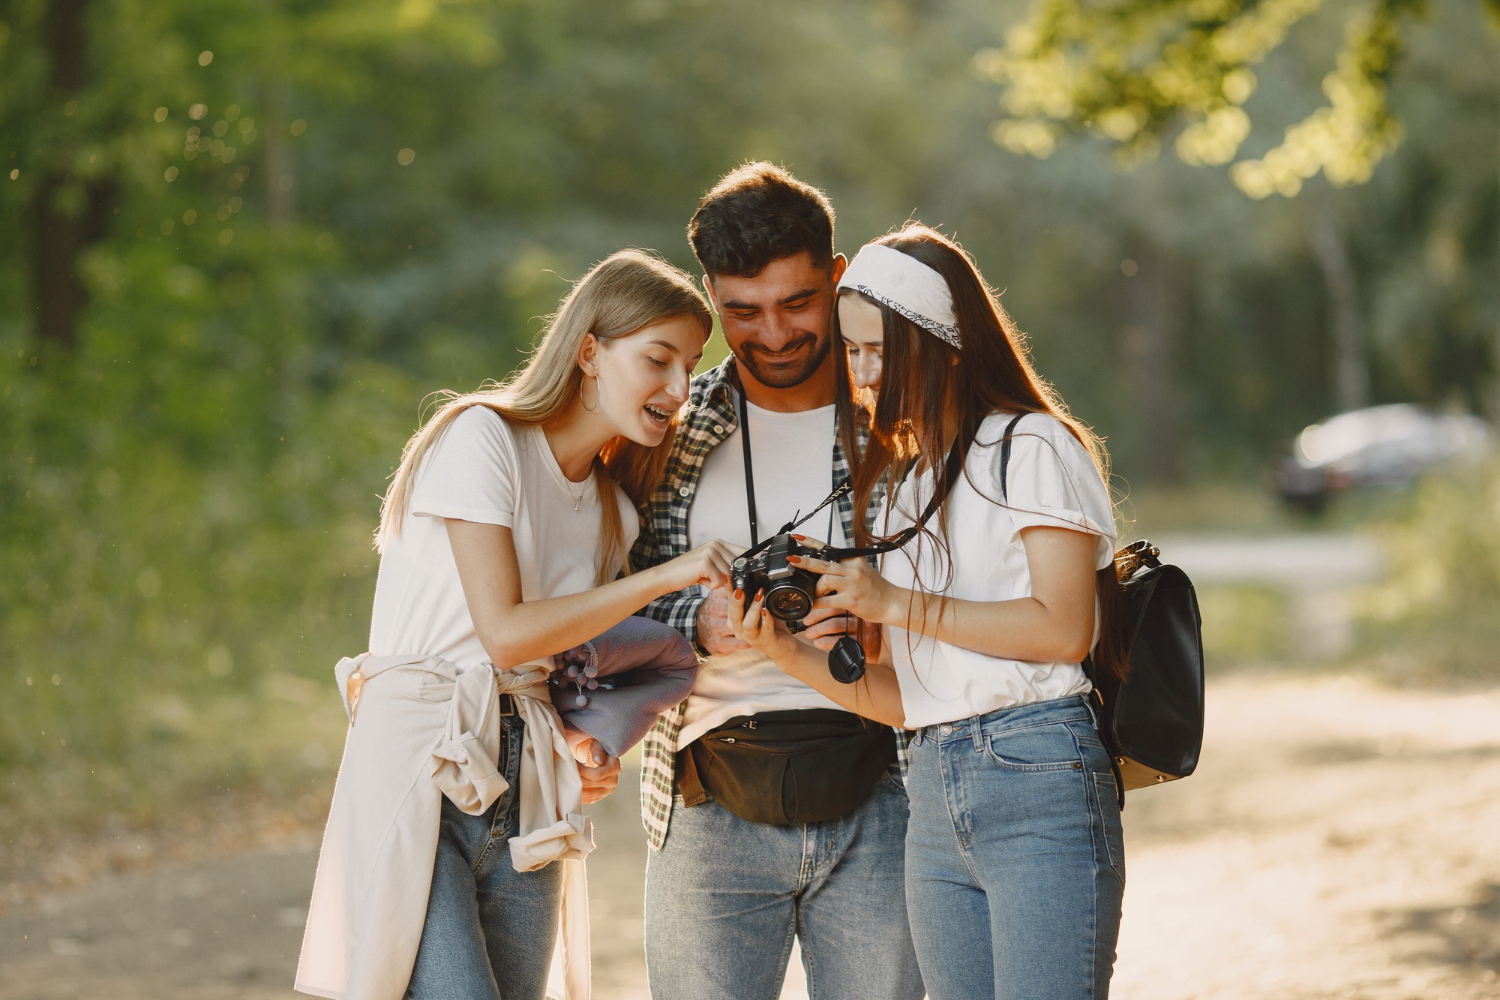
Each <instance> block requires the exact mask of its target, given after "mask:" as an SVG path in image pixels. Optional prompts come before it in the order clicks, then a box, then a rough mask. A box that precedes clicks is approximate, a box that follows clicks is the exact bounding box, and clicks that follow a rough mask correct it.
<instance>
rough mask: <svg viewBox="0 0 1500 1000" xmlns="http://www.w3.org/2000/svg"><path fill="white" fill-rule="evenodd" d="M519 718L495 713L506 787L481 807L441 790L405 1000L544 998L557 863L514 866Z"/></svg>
mask: <svg viewBox="0 0 1500 1000" xmlns="http://www.w3.org/2000/svg"><path fill="white" fill-rule="evenodd" d="M525 731H526V726H525V724H524V723H523V722H522V721H521V720H520V719H519V718H518V717H516V716H514V715H509V716H505V717H503V718H501V720H500V745H501V753H502V754H503V755H504V760H503V761H502V762H501V765H500V767H501V771H502V772H503V773H504V774H505V778H506V780H507V781H509V782H510V788H509V790H507V791H506V792H505V793H504V794H503V795H501V796H500V798H498V799H496V800H495V804H494V805H492V806H490V808H489V809H488V810H487V811H486V812H485V813H484V814H483V815H480V816H470V815H468V814H467V813H465V812H463V811H462V810H460V809H459V808H458V807H457V806H455V805H454V804H453V803H452V802H450V801H449V800H448V798H447V796H444V797H443V816H442V824H441V826H440V828H439V832H438V846H437V859H436V862H435V863H434V864H433V868H432V893H431V895H430V896H428V899H427V923H426V925H425V926H423V928H422V945H421V947H420V948H419V949H418V951H417V963H416V967H415V968H414V969H412V974H411V983H410V984H409V985H408V986H407V988H406V997H407V998H408V1000H455V998H459V997H462V998H463V1000H542V998H543V997H544V996H545V995H546V986H547V970H548V967H549V965H550V963H551V959H552V945H553V941H554V940H555V938H556V937H557V918H558V907H559V905H560V902H561V892H562V882H561V869H560V867H559V866H557V865H548V866H547V867H546V868H542V869H540V870H538V871H533V872H518V871H516V870H515V868H514V867H512V865H511V860H510V845H509V843H507V841H509V839H510V838H511V837H514V836H515V835H516V828H517V825H518V822H519V819H518V815H519V802H518V786H519V785H520V780H519V772H520V763H521V739H522V737H523V735H524V733H525Z"/></svg>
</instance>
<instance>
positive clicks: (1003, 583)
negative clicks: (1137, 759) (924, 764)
mask: <svg viewBox="0 0 1500 1000" xmlns="http://www.w3.org/2000/svg"><path fill="white" fill-rule="evenodd" d="M1012 417H1013V415H1012V414H991V415H990V416H989V417H988V418H987V419H986V420H985V421H984V423H982V424H981V425H980V427H979V433H978V434H977V435H976V437H975V440H974V443H973V445H971V446H970V448H969V454H968V457H967V458H966V460H965V462H964V470H965V473H966V474H965V475H961V476H959V478H958V482H957V483H956V484H955V485H954V487H953V491H952V492H951V493H950V494H949V496H948V500H947V503H946V504H945V507H946V510H945V511H944V512H943V513H944V518H945V520H944V523H945V525H946V528H947V533H946V541H947V546H948V555H949V556H950V557H951V559H952V571H953V575H952V579H951V581H949V578H948V568H949V567H948V560H947V559H944V558H943V556H942V553H940V552H938V551H937V547H936V546H935V545H934V544H933V543H932V540H931V539H928V538H924V537H923V536H921V535H918V536H917V537H916V538H914V539H912V540H911V541H910V542H908V543H907V545H906V546H905V547H904V548H903V549H900V550H898V551H896V552H890V553H887V554H886V555H885V556H884V557H882V559H881V566H880V569H881V574H882V575H883V576H884V577H885V578H886V579H887V580H889V581H891V582H892V583H894V584H896V585H897V586H900V587H906V588H915V587H916V584H917V581H918V579H919V578H920V580H921V583H922V589H924V590H926V591H928V592H930V593H944V594H947V595H948V596H951V597H955V598H959V599H961V600H969V601H1009V600H1015V599H1016V598H1021V597H1029V596H1030V595H1031V572H1030V569H1029V568H1028V566H1027V563H1026V549H1025V547H1024V546H1023V545H1022V543H1021V529H1023V528H1029V527H1054V528H1069V529H1072V530H1075V531H1084V532H1088V533H1089V534H1092V535H1095V536H1096V544H1095V546H1094V565H1095V568H1096V569H1103V568H1105V567H1106V566H1109V565H1110V564H1111V562H1112V561H1113V559H1114V547H1115V531H1114V518H1113V515H1112V512H1111V508H1110V502H1109V491H1108V490H1107V489H1106V488H1105V486H1104V481H1103V480H1102V479H1100V477H1099V473H1098V471H1097V470H1096V469H1095V468H1094V463H1093V461H1092V460H1090V458H1089V455H1088V452H1087V451H1085V450H1084V448H1083V445H1081V444H1079V443H1078V441H1077V439H1075V438H1074V437H1073V435H1072V434H1070V433H1068V430H1067V428H1066V427H1064V426H1063V424H1062V423H1060V422H1059V421H1057V420H1056V419H1054V418H1052V417H1050V416H1046V415H1044V414H1028V415H1027V416H1025V417H1024V418H1022V420H1021V422H1020V423H1019V424H1017V425H1016V429H1015V432H1014V436H1013V438H1012V441H1011V452H1010V467H1009V471H1008V473H1007V475H1006V489H1007V494H1006V499H1005V501H1002V500H1001V494H1000V451H1001V447H1000V442H1001V438H1002V437H1003V436H1004V434H1005V427H1006V425H1007V424H1009V423H1010V421H1011V419H1012ZM976 486H978V487H979V489H980V490H982V491H983V494H984V495H981V494H980V492H979V491H978V490H976V489H975V487H976ZM932 492H933V475H932V471H931V470H928V471H927V472H925V473H923V474H922V475H921V476H916V477H912V478H909V479H908V480H907V481H906V482H904V483H902V484H901V485H900V487H899V488H898V489H897V491H896V492H895V494H894V495H893V496H892V497H890V498H889V499H888V501H887V508H886V510H887V513H886V517H887V518H888V519H887V520H886V522H885V528H884V529H883V530H885V531H888V532H890V533H894V532H896V531H899V530H901V529H902V528H905V527H907V526H908V525H910V524H913V523H914V522H915V521H916V519H917V517H918V516H919V515H920V514H921V512H922V510H923V509H924V508H925V506H926V504H927V500H928V498H930V497H931V496H932ZM1002 503H1003V504H1005V505H1002ZM937 520H938V519H937V518H936V517H934V518H933V520H932V521H930V522H928V527H929V529H931V530H933V531H936V530H937V528H938V525H937ZM940 537H942V536H940ZM914 560H915V562H916V563H917V566H916V567H913V561H914ZM914 569H915V570H916V572H914ZM919 574H920V576H919ZM886 638H887V640H888V641H889V642H890V648H891V655H892V659H893V660H894V662H895V666H896V677H897V680H898V681H899V683H900V685H901V701H902V704H903V706H904V709H905V712H906V725H907V727H908V728H911V729H915V728H917V727H919V726H930V725H934V724H936V723H941V722H953V721H956V720H958V719H967V718H970V717H972V716H975V715H983V714H985V713H986V712H993V711H996V710H998V709H1002V708H1010V707H1012V706H1015V705H1024V704H1028V703H1030V702H1035V701H1046V700H1050V699H1053V698H1066V697H1068V696H1070V695H1076V694H1085V693H1087V692H1088V691H1089V689H1090V685H1089V681H1088V678H1087V677H1086V676H1085V675H1084V673H1083V668H1082V667H1080V666H1079V665H1078V664H1076V663H1031V662H1027V661H1024V660H1007V659H1004V658H1002V657H996V656H988V655H986V654H984V653H978V652H975V651H974V650H971V649H963V648H960V647H958V646H953V645H950V644H948V643H946V642H939V641H938V640H936V639H933V638H930V637H928V636H924V635H922V634H921V633H919V632H908V631H907V630H906V629H903V628H896V627H895V626H890V627H889V628H888V630H887V636H886ZM1097 639H1098V611H1097V609H1096V611H1095V641H1097Z"/></svg>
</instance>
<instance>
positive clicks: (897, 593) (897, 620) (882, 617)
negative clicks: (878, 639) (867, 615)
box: [866, 584, 917, 628]
mask: <svg viewBox="0 0 1500 1000" xmlns="http://www.w3.org/2000/svg"><path fill="white" fill-rule="evenodd" d="M916 596H917V595H916V592H915V591H911V590H907V589H906V588H905V587H897V586H896V585H895V584H888V585H887V587H886V594H885V600H884V601H883V602H882V603H881V606H880V608H879V614H878V615H877V617H875V618H874V619H873V621H874V622H875V624H877V625H894V626H896V627H897V628H905V627H906V620H907V619H908V618H910V617H911V607H912V602H913V600H914V599H915V598H916ZM866 620H867V621H870V620H872V619H866Z"/></svg>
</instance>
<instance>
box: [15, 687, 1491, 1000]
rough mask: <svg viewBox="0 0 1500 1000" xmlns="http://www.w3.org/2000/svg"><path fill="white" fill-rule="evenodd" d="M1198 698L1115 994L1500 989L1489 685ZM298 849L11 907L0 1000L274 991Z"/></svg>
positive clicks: (603, 956)
mask: <svg viewBox="0 0 1500 1000" xmlns="http://www.w3.org/2000/svg"><path fill="white" fill-rule="evenodd" d="M1209 706H1210V709H1209V710H1210V724H1209V734H1210V736H1209V742H1208V746H1207V748H1206V750H1205V754H1204V761H1203V765H1202V767H1201V769H1200V771H1199V773H1198V774H1197V775H1196V776H1194V777H1193V778H1192V779H1190V780H1188V781H1184V782H1180V783H1178V784H1175V785H1170V786H1165V787H1162V788H1155V789H1151V790H1149V791H1142V792H1137V793H1132V795H1131V797H1130V802H1129V806H1128V809H1127V811H1126V837H1127V854H1128V858H1129V860H1128V866H1129V888H1128V890H1127V895H1126V901H1125V905H1126V918H1125V926H1124V929H1123V932H1122V940H1121V943H1120V960H1119V964H1118V968H1117V974H1116V989H1115V992H1114V995H1115V996H1116V997H1117V998H1122V1000H1148V998H1149V1000H1177V998H1182V1000H1186V998H1225V1000H1228V998H1234V1000H1255V998H1266V1000H1271V998H1275V1000H1302V998H1308V1000H1311V998H1320V1000H1322V998H1328V1000H1332V998H1367V1000H1479V998H1490V997H1500V979H1497V975H1500V688H1496V689H1494V690H1491V691H1488V692H1481V693H1473V692H1466V693H1445V692H1434V691H1392V690H1389V689H1384V688H1379V687H1375V686H1373V685H1371V684H1368V683H1366V682H1364V681H1359V680H1354V679H1348V678H1343V679H1340V678H1334V677H1325V678H1318V679H1304V678H1298V677H1295V676H1288V675H1281V674H1269V673H1267V674H1242V675H1239V676H1237V677H1233V678H1229V679H1226V680H1223V681H1219V682H1217V683H1215V684H1213V685H1212V686H1211V688H1210V701H1209ZM633 791H634V789H633V788H628V787H626V788H622V789H621V792H620V793H618V794H617V795H616V796H615V797H613V798H612V799H611V800H609V801H607V802H606V803H604V804H602V805H601V807H600V808H599V811H598V814H597V817H596V818H597V821H598V823H599V838H598V839H599V841H600V843H601V845H602V846H601V848H600V851H599V853H598V854H597V855H596V857H595V859H594V860H593V861H592V862H591V863H590V866H589V876H590V884H591V889H592V896H593V899H594V903H593V915H594V920H595V926H596V934H595V956H594V957H595V970H596V971H595V977H596V987H597V988H596V995H597V996H598V997H599V1000H643V998H644V997H645V995H646V994H645V990H644V986H643V981H644V975H643V968H642V963H641V958H640V919H639V913H640V906H641V886H640V872H641V867H642V853H643V851H644V850H645V848H644V844H643V840H642V837H641V834H640V831H639V826H638V824H637V823H636V821H635V818H634V801H633ZM311 846H312V844H311V842H310V840H309V839H308V838H305V837H304V838H302V840H301V841H300V842H299V841H298V840H297V839H296V838H292V839H290V840H288V841H286V843H285V846H284V848H283V849H281V850H278V851H273V852H259V853H247V854H237V855H231V856H225V857H222V858H219V859H216V860H210V861H206V862H202V863H198V864H194V865H181V866H176V867H162V868H158V869H156V870H153V871H143V872H134V873H130V874H123V875H110V876H102V877H99V878H97V879H95V880H93V881H92V882H91V883H89V884H87V885H85V886H83V887H81V888H74V889H68V890H58V891H54V892H49V893H46V894H43V895H41V896H40V897H38V898H33V899H30V900H29V901H26V902H21V903H19V904H15V905H12V907H11V908H10V909H9V911H8V912H5V913H0V998H3V1000H23V998H24V1000H74V998H83V997H104V996H108V997H111V998H116V1000H148V998H149V1000H218V998H223V1000H269V998H277V1000H290V998H291V997H293V996H295V994H293V993H292V992H291V991H290V989H289V987H288V984H289V982H290V979H291V970H292V968H293V966H294V965H295V962H296V951H297V945H298V943H299V941H300V936H301V922H302V919H303V916H304V912H305V906H306V899H307V891H308V887H309V885H310V881H311V875H312V866H313V856H312V853H311ZM799 985H800V984H798V983H795V982H789V984H788V991H787V993H786V996H788V997H791V996H794V995H796V994H797V993H798V992H799V989H798V986H799ZM803 995H805V994H803Z"/></svg>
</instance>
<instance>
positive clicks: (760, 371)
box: [734, 333, 833, 389]
mask: <svg viewBox="0 0 1500 1000" xmlns="http://www.w3.org/2000/svg"><path fill="white" fill-rule="evenodd" d="M797 343H798V346H800V345H802V344H805V343H811V344H813V349H812V351H811V352H809V353H808V355H807V358H806V360H804V361H803V362H802V363H800V364H797V365H794V366H787V365H773V364H767V363H766V362H764V361H762V360H760V357H758V354H759V352H758V351H757V349H756V348H754V347H753V346H751V345H749V344H743V345H741V347H740V350H738V351H735V352H734V356H735V360H736V361H738V362H739V363H740V364H742V365H744V366H745V369H746V370H747V371H749V372H750V374H751V375H752V376H754V378H755V381H757V382H759V383H760V384H761V385H763V386H765V387H766V388H768V389H790V388H792V387H794V386H799V385H801V384H802V383H803V382H806V381H807V380H808V379H810V378H812V377H813V375H814V374H816V373H817V371H818V369H819V368H820V367H822V365H823V361H824V360H825V359H826V358H827V357H828V349H829V348H830V347H831V346H832V345H833V337H831V336H829V337H826V338H824V340H823V343H822V345H821V347H819V345H818V338H817V337H815V336H813V335H812V334H810V333H809V334H807V335H806V337H804V338H802V339H800V340H799V341H798V342H797Z"/></svg>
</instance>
